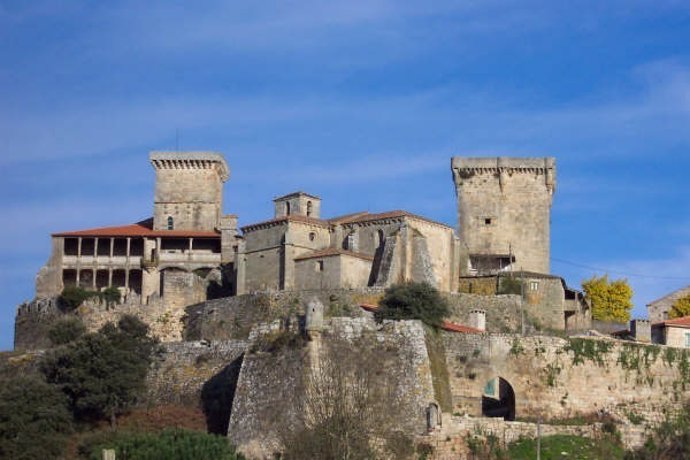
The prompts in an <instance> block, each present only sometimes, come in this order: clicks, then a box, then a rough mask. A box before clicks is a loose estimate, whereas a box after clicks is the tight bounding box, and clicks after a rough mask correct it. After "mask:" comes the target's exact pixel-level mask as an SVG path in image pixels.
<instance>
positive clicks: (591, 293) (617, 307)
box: [582, 275, 633, 322]
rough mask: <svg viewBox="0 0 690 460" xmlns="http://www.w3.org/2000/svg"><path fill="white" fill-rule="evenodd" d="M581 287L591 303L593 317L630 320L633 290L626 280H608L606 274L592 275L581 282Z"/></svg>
mask: <svg viewBox="0 0 690 460" xmlns="http://www.w3.org/2000/svg"><path fill="white" fill-rule="evenodd" d="M582 289H583V290H584V291H585V295H586V296H587V298H588V299H589V300H590V302H591V304H592V318H593V319H597V320H600V321H618V322H627V321H629V320H630V310H631V309H632V307H633V304H632V295H633V290H632V288H631V287H630V284H628V281H627V280H625V279H618V280H613V281H609V278H608V275H604V276H594V277H592V278H590V279H588V280H585V281H583V282H582Z"/></svg>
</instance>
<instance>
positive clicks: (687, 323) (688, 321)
mask: <svg viewBox="0 0 690 460" xmlns="http://www.w3.org/2000/svg"><path fill="white" fill-rule="evenodd" d="M654 326H657V327H658V326H665V327H680V328H684V329H690V316H683V317H682V318H676V319H667V320H666V321H662V322H660V323H655V324H654Z"/></svg>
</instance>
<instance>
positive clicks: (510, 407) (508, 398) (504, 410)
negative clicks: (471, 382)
mask: <svg viewBox="0 0 690 460" xmlns="http://www.w3.org/2000/svg"><path fill="white" fill-rule="evenodd" d="M482 415H483V416H484V417H500V418H502V419H503V420H508V421H511V420H515V392H514V391H513V387H512V386H511V385H510V383H508V381H507V380H505V379H503V378H501V377H496V378H493V379H491V380H489V381H488V382H487V383H486V386H485V387H484V394H483V395H482Z"/></svg>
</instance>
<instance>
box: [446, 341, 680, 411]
mask: <svg viewBox="0 0 690 460" xmlns="http://www.w3.org/2000/svg"><path fill="white" fill-rule="evenodd" d="M444 335H445V350H446V364H447V366H448V373H449V376H450V387H451V392H452V398H453V412H454V413H460V414H469V415H473V416H479V415H481V414H482V395H483V392H484V388H485V386H486V384H487V382H488V381H489V380H491V379H494V378H496V377H500V378H503V379H505V380H506V381H507V382H508V383H509V384H510V386H511V387H512V389H513V391H514V394H515V414H516V418H518V419H520V418H523V419H524V418H532V419H536V418H537V417H541V418H542V419H543V420H545V421H548V420H549V419H567V418H571V417H575V416H583V415H584V416H587V415H592V414H604V413H605V414H610V415H612V416H614V417H615V418H616V419H618V420H621V421H625V420H628V419H634V418H637V417H641V418H642V419H643V420H644V421H645V423H655V422H658V421H659V420H660V417H661V415H662V411H661V409H662V408H664V407H673V406H674V405H677V404H678V402H679V401H683V400H687V399H690V351H687V350H683V349H676V348H670V347H664V346H659V345H641V344H635V343H631V342H620V341H614V340H609V339H594V338H571V339H568V340H565V339H560V338H557V337H524V338H523V337H515V336H510V335H491V336H489V335H469V334H450V333H445V334H444Z"/></svg>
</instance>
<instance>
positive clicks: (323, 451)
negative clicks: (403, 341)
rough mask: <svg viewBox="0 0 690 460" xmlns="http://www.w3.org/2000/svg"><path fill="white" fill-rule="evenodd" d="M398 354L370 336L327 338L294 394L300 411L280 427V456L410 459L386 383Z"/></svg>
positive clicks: (396, 397)
mask: <svg viewBox="0 0 690 460" xmlns="http://www.w3.org/2000/svg"><path fill="white" fill-rule="evenodd" d="M398 352H399V350H398V349H397V348H395V347H389V346H383V345H381V343H379V342H378V341H377V340H376V338H375V337H373V336H362V337H360V338H356V339H351V340H348V339H338V338H331V339H330V340H328V341H324V342H323V343H322V344H321V350H320V353H319V357H318V359H317V362H314V363H312V367H311V369H310V370H309V372H307V374H306V375H305V378H304V381H303V382H302V384H301V385H300V386H298V388H297V391H295V398H296V400H297V401H299V402H298V404H297V407H299V408H301V409H302V410H301V411H300V413H299V414H298V416H297V419H296V420H295V423H289V424H285V425H286V426H283V427H282V429H283V433H282V442H283V445H284V447H285V450H284V452H283V458H285V459H286V460H293V459H294V460H298V459H304V458H314V459H316V458H319V459H333V460H336V459H343V460H349V459H353V460H354V459H369V458H410V455H411V453H412V452H413V451H414V446H413V442H412V440H411V439H410V438H409V437H407V436H406V435H405V434H404V433H403V429H402V427H401V424H402V423H403V422H402V421H404V420H405V419H406V417H408V418H409V414H408V413H406V412H405V409H404V408H403V407H402V403H401V400H400V387H397V388H396V385H395V384H393V383H392V382H391V375H395V371H394V368H395V367H396V366H397V364H398V363H399V361H398V360H399V359H400V357H399V356H397V353H398Z"/></svg>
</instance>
